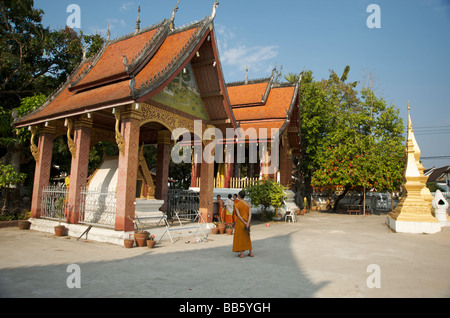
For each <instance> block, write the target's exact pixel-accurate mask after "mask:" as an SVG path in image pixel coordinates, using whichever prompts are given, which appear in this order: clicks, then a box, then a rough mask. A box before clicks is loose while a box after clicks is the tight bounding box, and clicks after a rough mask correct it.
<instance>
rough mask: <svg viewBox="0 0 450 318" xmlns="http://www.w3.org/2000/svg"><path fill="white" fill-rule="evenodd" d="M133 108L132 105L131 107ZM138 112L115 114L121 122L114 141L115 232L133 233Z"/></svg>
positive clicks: (137, 158)
mask: <svg viewBox="0 0 450 318" xmlns="http://www.w3.org/2000/svg"><path fill="white" fill-rule="evenodd" d="M133 106H134V105H133ZM140 118H141V114H140V111H139V110H136V109H132V110H127V111H126V112H123V114H122V116H120V113H119V114H118V113H116V120H121V123H120V135H119V136H117V133H118V132H117V131H116V139H117V141H119V140H121V141H120V142H118V145H119V150H120V151H119V166H118V178H117V197H116V220H115V229H116V231H133V229H134V224H133V221H132V220H134V215H135V202H136V179H137V168H138V163H139V133H140Z"/></svg>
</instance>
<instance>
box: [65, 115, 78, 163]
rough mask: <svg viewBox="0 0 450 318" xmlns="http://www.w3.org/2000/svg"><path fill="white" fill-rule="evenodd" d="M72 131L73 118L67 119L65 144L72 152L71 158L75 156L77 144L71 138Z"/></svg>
mask: <svg viewBox="0 0 450 318" xmlns="http://www.w3.org/2000/svg"><path fill="white" fill-rule="evenodd" d="M72 133H73V120H72V119H67V144H68V146H69V151H70V153H71V154H72V158H75V157H76V155H77V146H76V145H75V142H74V141H73V139H72Z"/></svg>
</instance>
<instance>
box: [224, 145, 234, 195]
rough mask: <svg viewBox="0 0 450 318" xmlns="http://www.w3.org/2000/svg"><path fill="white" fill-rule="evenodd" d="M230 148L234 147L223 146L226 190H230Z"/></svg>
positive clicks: (231, 157)
mask: <svg viewBox="0 0 450 318" xmlns="http://www.w3.org/2000/svg"><path fill="white" fill-rule="evenodd" d="M231 147H234V145H233V144H230V145H225V148H224V149H225V185H224V187H225V188H226V189H229V188H230V180H231V177H232V175H233V159H234V158H233V154H234V152H233V151H232V149H231Z"/></svg>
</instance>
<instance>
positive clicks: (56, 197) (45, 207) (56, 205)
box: [41, 186, 69, 221]
mask: <svg viewBox="0 0 450 318" xmlns="http://www.w3.org/2000/svg"><path fill="white" fill-rule="evenodd" d="M68 199H69V189H68V188H66V187H65V186H47V187H43V189H42V202H41V218H43V219H52V220H60V221H65V216H66V215H67V202H68Z"/></svg>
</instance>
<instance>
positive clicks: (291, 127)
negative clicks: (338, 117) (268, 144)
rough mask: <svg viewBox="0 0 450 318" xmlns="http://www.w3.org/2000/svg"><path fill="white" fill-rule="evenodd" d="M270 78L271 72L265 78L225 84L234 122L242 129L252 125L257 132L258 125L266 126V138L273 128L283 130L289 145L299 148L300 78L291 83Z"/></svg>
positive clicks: (281, 132)
mask: <svg viewBox="0 0 450 318" xmlns="http://www.w3.org/2000/svg"><path fill="white" fill-rule="evenodd" d="M300 79H301V76H300ZM273 80H274V72H273V73H272V77H270V78H267V79H260V80H255V81H246V82H240V83H231V84H228V86H227V90H228V95H229V99H230V103H231V106H232V108H233V113H234V116H235V119H236V122H237V123H238V125H239V126H240V127H241V128H242V129H243V130H246V129H249V128H254V129H256V132H257V133H258V132H259V129H260V128H262V129H267V136H268V138H270V133H271V130H272V129H279V132H280V136H281V135H282V134H283V133H285V132H286V134H287V136H288V139H289V144H290V147H291V148H292V149H298V148H299V147H300V118H299V109H298V102H299V101H298V94H299V87H300V80H299V81H298V82H296V83H293V84H291V83H288V84H274V81H273ZM258 138H259V137H258ZM260 141H261V140H260Z"/></svg>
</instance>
